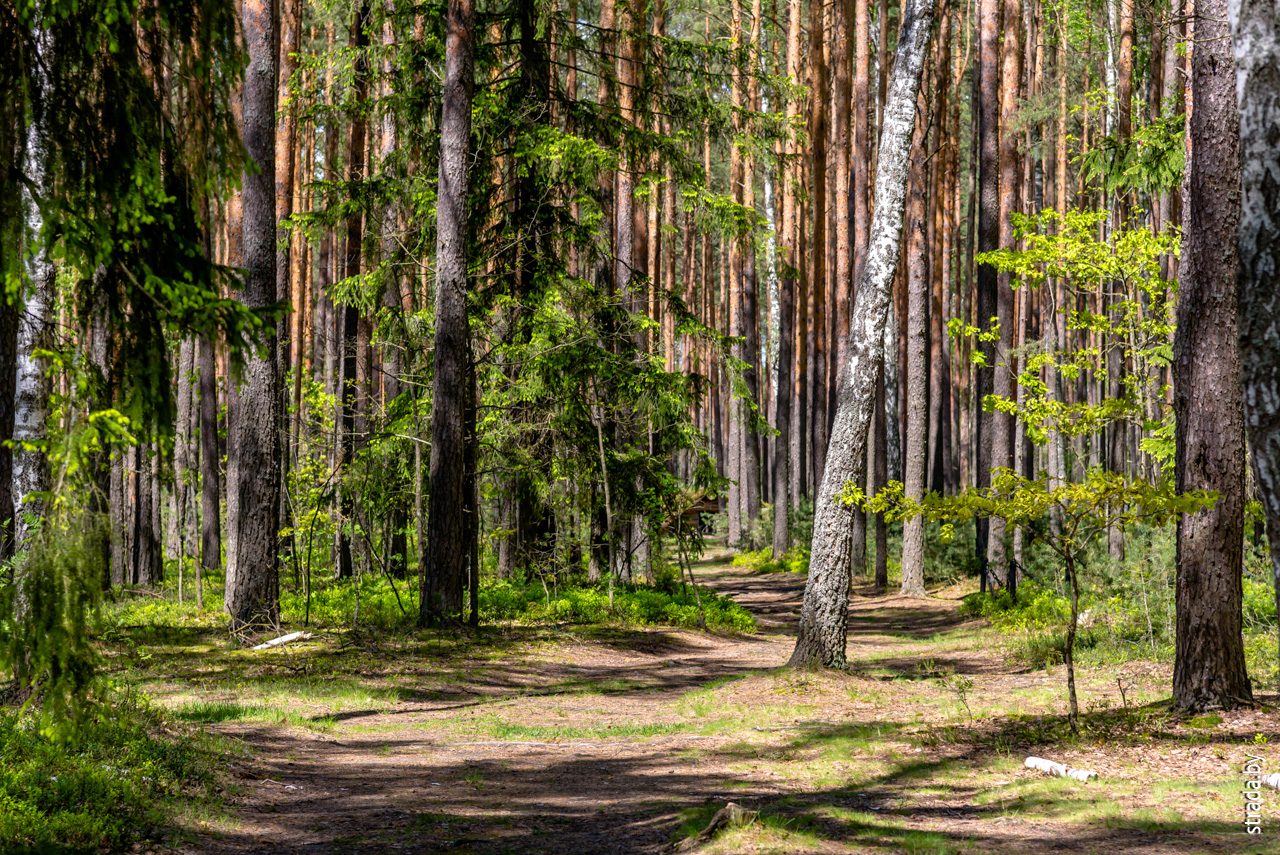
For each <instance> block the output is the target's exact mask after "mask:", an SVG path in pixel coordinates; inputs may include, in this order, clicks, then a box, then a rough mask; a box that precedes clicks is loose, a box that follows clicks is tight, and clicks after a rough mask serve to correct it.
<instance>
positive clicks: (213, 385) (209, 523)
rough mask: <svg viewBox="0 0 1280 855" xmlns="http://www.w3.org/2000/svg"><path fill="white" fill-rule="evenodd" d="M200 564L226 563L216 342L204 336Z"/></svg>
mask: <svg viewBox="0 0 1280 855" xmlns="http://www.w3.org/2000/svg"><path fill="white" fill-rule="evenodd" d="M199 349H200V352H199V354H198V358H199V361H200V566H201V567H202V568H203V569H204V571H206V572H210V573H212V572H216V571H217V570H218V569H219V568H220V567H221V566H222V485H221V482H222V471H221V468H220V463H219V460H220V457H221V455H220V454H219V453H218V374H217V366H216V364H215V363H214V358H213V342H212V341H211V340H210V339H209V338H208V337H207V336H206V337H204V338H202V339H200V344H199Z"/></svg>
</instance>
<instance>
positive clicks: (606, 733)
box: [480, 719, 693, 742]
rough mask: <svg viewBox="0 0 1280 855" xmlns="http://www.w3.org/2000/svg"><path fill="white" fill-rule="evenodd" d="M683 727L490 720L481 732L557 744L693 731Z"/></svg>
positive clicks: (482, 727)
mask: <svg viewBox="0 0 1280 855" xmlns="http://www.w3.org/2000/svg"><path fill="white" fill-rule="evenodd" d="M692 729H693V728H691V727H690V726H689V725H686V724H605V725H587V726H575V725H562V726H558V725H537V724H518V723H515V722H508V721H500V720H496V719H495V720H492V721H487V722H484V723H483V724H482V725H481V728H480V730H481V731H482V732H484V733H487V734H488V735H489V736H492V737H494V738H495V739H506V740H518V739H528V740H535V741H538V742H556V741H564V740H568V739H619V738H627V737H649V736H664V735H666V734H669V733H682V732H686V731H689V730H692Z"/></svg>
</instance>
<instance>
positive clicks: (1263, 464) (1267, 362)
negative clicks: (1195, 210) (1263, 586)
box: [1228, 0, 1280, 604]
mask: <svg viewBox="0 0 1280 855" xmlns="http://www.w3.org/2000/svg"><path fill="white" fill-rule="evenodd" d="M1228 5H1229V9H1228V11H1229V13H1230V18H1231V30H1232V39H1233V42H1234V47H1235V61H1236V96H1237V100H1238V102H1239V109H1240V164H1241V171H1240V186H1241V205H1240V240H1239V253H1240V262H1239V271H1238V273H1237V278H1236V288H1237V294H1238V295H1239V305H1238V316H1237V321H1238V324H1239V333H1240V368H1241V378H1242V382H1243V385H1244V419H1245V426H1246V427H1247V428H1248V432H1249V444H1250V447H1251V448H1252V451H1253V471H1254V476H1255V479H1256V483H1257V484H1258V491H1259V493H1261V495H1262V503H1263V507H1264V508H1265V509H1266V514H1267V541H1268V544H1269V546H1270V550H1271V566H1272V569H1273V573H1274V576H1275V583H1276V602H1277V603H1278V604H1280V220H1277V218H1276V211H1280V147H1277V146H1276V144H1275V141H1276V139H1277V138H1280V18H1277V16H1276V7H1275V4H1274V3H1273V2H1270V0H1231V2H1230V3H1229V4H1228Z"/></svg>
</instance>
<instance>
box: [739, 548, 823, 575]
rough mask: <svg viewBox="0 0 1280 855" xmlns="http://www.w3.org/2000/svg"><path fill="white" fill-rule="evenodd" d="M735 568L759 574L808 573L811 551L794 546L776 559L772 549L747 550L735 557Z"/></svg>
mask: <svg viewBox="0 0 1280 855" xmlns="http://www.w3.org/2000/svg"><path fill="white" fill-rule="evenodd" d="M733 566H734V567H747V568H750V569H751V570H754V571H756V572H758V573H808V572H809V550H808V549H806V548H805V547H803V546H793V547H791V548H790V549H788V550H787V551H786V552H784V553H783V554H782V557H780V558H778V559H776V560H775V559H774V557H773V550H772V549H767V548H766V549H758V550H756V551H754V552H752V551H750V550H747V551H743V552H739V553H738V554H737V555H735V556H733Z"/></svg>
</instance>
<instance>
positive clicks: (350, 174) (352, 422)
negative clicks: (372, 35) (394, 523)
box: [334, 0, 369, 579]
mask: <svg viewBox="0 0 1280 855" xmlns="http://www.w3.org/2000/svg"><path fill="white" fill-rule="evenodd" d="M368 23H369V3H368V2H367V0H366V2H362V3H361V4H360V5H359V6H358V7H357V9H356V14H355V20H354V21H353V22H352V25H351V50H352V52H353V54H354V56H353V59H352V63H353V73H354V80H355V90H356V91H355V101H356V104H357V105H358V108H357V113H356V117H355V118H354V119H353V120H352V122H351V130H350V133H349V134H348V136H347V156H346V166H347V182H348V183H349V184H351V185H355V184H357V183H359V182H360V181H361V180H363V178H364V160H365V136H366V132H367V130H368V128H367V125H366V121H365V114H364V103H365V101H366V95H367V91H368V85H369V83H368V66H367V63H368V58H367V57H366V55H365V54H366V51H367V49H368V47H369V34H368V32H367V31H366V28H367V26H368ZM346 226H347V239H346V251H345V252H344V253H343V256H342V270H343V274H342V275H343V276H345V277H347V278H348V279H349V278H351V277H353V276H359V275H360V262H361V258H362V256H363V254H364V216H363V212H362V211H360V210H358V209H357V210H353V211H352V212H351V213H350V214H348V215H347V223H346ZM334 309H335V311H334V315H335V319H337V320H340V321H341V326H342V335H341V336H339V337H337V342H338V343H340V350H339V352H338V363H339V364H338V366H337V372H338V377H337V385H338V388H337V397H338V413H337V416H338V422H339V425H340V427H339V429H338V435H339V437H340V438H339V442H338V447H337V448H336V449H335V451H336V457H337V464H338V468H340V469H345V468H346V467H347V466H349V465H350V464H351V462H352V461H353V460H355V455H356V448H357V445H358V443H359V441H360V440H361V436H360V434H362V433H363V431H361V427H362V423H363V421H364V417H363V412H362V408H361V406H360V404H361V399H362V398H363V397H365V396H364V394H363V390H362V389H361V387H360V374H361V371H360V363H361V361H362V359H361V358H362V356H363V354H362V350H363V347H362V342H361V340H360V339H361V335H360V327H361V320H362V319H361V317H360V309H359V308H358V307H357V306H354V305H350V304H348V305H345V306H342V307H341V308H340V309H339V307H337V306H335V307H334ZM354 489H355V488H354V486H353V485H351V484H340V485H339V487H338V494H339V495H338V502H337V504H338V508H339V525H338V529H337V532H336V537H335V543H334V564H335V565H336V569H337V576H338V578H339V579H348V578H351V577H352V576H354V575H355V564H354V560H353V556H352V550H351V537H350V535H349V533H348V531H349V528H348V527H349V526H351V525H352V524H353V521H354V519H355V494H354Z"/></svg>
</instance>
